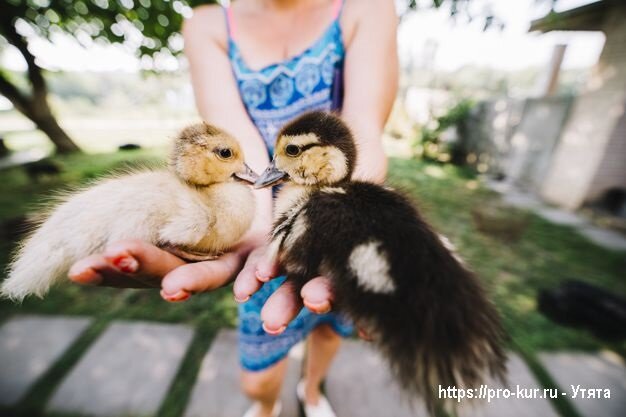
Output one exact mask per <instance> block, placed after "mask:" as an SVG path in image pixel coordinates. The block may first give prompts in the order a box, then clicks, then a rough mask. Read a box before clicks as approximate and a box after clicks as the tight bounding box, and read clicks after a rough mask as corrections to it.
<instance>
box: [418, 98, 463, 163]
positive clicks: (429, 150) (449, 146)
mask: <svg viewBox="0 0 626 417" xmlns="http://www.w3.org/2000/svg"><path fill="white" fill-rule="evenodd" d="M474 104H475V103H474V102H473V101H472V100H469V99H463V100H460V101H459V102H458V103H456V104H455V105H454V106H453V107H452V108H450V110H448V111H447V112H446V113H445V114H443V115H442V116H439V117H437V118H435V120H434V122H433V126H432V127H430V126H423V127H422V128H421V129H420V133H419V137H418V138H417V140H416V144H415V148H416V153H417V154H418V155H421V156H422V157H423V158H424V159H427V160H430V161H440V162H448V161H450V160H451V159H454V160H455V161H456V159H457V158H455V152H456V149H455V146H454V143H446V142H444V141H443V140H442V134H443V133H444V132H445V131H446V130H448V129H449V128H456V129H457V130H462V129H463V125H464V122H465V121H466V120H467V118H468V117H469V115H470V112H471V110H472V108H473V107H474Z"/></svg>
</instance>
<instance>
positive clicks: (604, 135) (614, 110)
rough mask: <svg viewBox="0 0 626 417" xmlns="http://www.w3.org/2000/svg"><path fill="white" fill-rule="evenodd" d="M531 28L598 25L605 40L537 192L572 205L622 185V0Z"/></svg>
mask: <svg viewBox="0 0 626 417" xmlns="http://www.w3.org/2000/svg"><path fill="white" fill-rule="evenodd" d="M530 30H531V31H541V32H549V31H553V30H576V31H602V32H604V34H605V36H606V43H605V45H604V49H603V50H602V54H601V55H600V59H599V61H598V63H597V65H596V66H595V68H594V71H593V74H592V76H591V77H590V79H589V81H588V82H587V85H586V87H585V88H584V90H583V91H582V92H581V93H580V95H579V96H578V97H576V99H575V100H574V102H573V103H572V107H571V110H570V113H569V116H568V117H567V119H566V121H565V124H564V126H563V129H562V132H561V134H560V139H559V140H558V143H557V144H556V147H555V149H554V153H553V156H552V158H551V161H550V164H549V167H548V169H547V171H546V173H545V178H544V180H543V185H542V187H541V189H540V190H539V191H540V194H541V196H542V197H543V198H544V199H546V200H547V201H549V202H552V203H555V204H558V205H560V206H563V207H566V208H570V209H576V208H578V207H580V206H581V205H583V204H585V203H592V202H596V201H598V200H600V199H602V198H605V197H606V196H607V194H611V193H613V194H615V193H620V192H621V193H624V191H625V190H626V112H625V107H626V1H624V0H603V1H599V2H596V3H592V4H588V5H585V6H582V7H578V8H575V9H571V10H567V11H564V12H561V13H551V14H549V15H547V16H545V17H544V18H541V19H538V20H535V21H533V22H532V25H531V28H530Z"/></svg>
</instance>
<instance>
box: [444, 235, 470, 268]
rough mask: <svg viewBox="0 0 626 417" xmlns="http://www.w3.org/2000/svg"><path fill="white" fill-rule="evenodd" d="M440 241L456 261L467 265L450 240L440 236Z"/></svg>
mask: <svg viewBox="0 0 626 417" xmlns="http://www.w3.org/2000/svg"><path fill="white" fill-rule="evenodd" d="M439 240H440V241H441V243H442V244H443V246H444V247H445V248H446V249H448V250H449V251H450V253H451V254H452V256H453V257H454V259H456V260H457V262H458V263H460V264H464V263H465V261H463V258H461V257H460V256H459V254H458V253H457V251H456V246H454V243H452V242H450V239H448V238H447V237H446V236H444V235H439Z"/></svg>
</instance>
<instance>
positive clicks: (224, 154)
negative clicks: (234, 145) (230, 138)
mask: <svg viewBox="0 0 626 417" xmlns="http://www.w3.org/2000/svg"><path fill="white" fill-rule="evenodd" d="M216 153H217V155H218V156H219V157H220V158H222V159H230V158H232V157H233V152H232V151H231V150H230V149H228V148H223V149H217V150H216Z"/></svg>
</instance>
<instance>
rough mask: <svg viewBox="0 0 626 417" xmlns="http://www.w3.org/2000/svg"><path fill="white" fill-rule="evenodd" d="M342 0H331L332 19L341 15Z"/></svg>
mask: <svg viewBox="0 0 626 417" xmlns="http://www.w3.org/2000/svg"><path fill="white" fill-rule="evenodd" d="M344 1H345V0H333V19H335V20H337V19H339V18H340V17H341V11H342V10H343V3H344Z"/></svg>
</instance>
